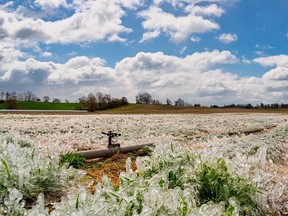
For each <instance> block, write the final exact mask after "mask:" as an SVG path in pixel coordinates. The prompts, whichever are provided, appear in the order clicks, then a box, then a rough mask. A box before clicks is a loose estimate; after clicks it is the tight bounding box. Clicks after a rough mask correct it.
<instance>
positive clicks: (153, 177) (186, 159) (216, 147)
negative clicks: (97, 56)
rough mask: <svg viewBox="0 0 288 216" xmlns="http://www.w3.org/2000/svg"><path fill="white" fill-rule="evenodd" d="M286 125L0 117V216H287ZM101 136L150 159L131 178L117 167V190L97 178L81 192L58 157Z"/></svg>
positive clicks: (271, 120) (221, 118) (223, 117)
mask: <svg viewBox="0 0 288 216" xmlns="http://www.w3.org/2000/svg"><path fill="white" fill-rule="evenodd" d="M287 118H288V117H287V115H282V114H273V113H270V114H269V113H266V114H264V113H263V114H260V113H253V114H252V113H250V114H249V113H248V114H243V113H242V114H239V113H234V114H227V113H225V114H223V113H222V114H206V115H199V114H198V115H192V114H173V115H169V114H166V115H157V114H153V115H115V114H114V115H109V114H103V115H55V114H54V115H29V114H19V115H15V114H0V122H1V124H0V140H1V142H0V150H1V151H0V160H1V162H0V174H1V177H0V188H2V190H1V191H3V192H1V194H0V215H1V214H8V215H9V214H12V213H13V214H16V213H17V214H18V215H40V214H42V215H288V176H287V173H288V154H287V148H288V124H287ZM110 130H111V131H113V132H117V133H121V136H120V137H117V138H116V139H115V141H116V142H117V143H120V144H121V146H130V145H135V144H142V143H150V142H153V143H155V149H154V150H153V152H152V154H151V155H150V156H146V157H138V158H137V159H136V165H137V172H136V171H135V169H132V168H131V161H130V160H129V159H128V160H127V162H126V171H125V172H122V173H121V174H120V182H121V183H120V186H119V187H117V188H115V187H114V186H113V185H111V183H110V180H109V179H108V178H107V177H105V176H104V177H103V181H102V183H98V184H97V185H95V188H96V189H95V192H91V191H89V190H87V187H86V188H85V185H86V186H87V181H86V180H87V179H88V180H89V181H91V179H89V178H88V177H87V175H85V173H84V172H83V171H81V170H80V169H74V168H72V167H68V165H67V164H66V165H63V166H59V154H61V153H63V152H71V151H79V150H90V149H104V148H106V146H107V137H106V136H105V135H103V134H102V132H107V131H110ZM31 157H32V159H31ZM211 176H212V177H211ZM48 179H49V181H48ZM215 179H216V180H217V181H216V180H215ZM47 182H48V183H47ZM83 183H84V184H83ZM223 186H224V187H223ZM43 188H44V189H43ZM207 188H208V189H209V190H208V189H207ZM211 188H212V189H213V188H215V189H216V191H210V189H211ZM55 193H58V194H61V195H62V199H61V201H60V200H57V202H53V203H50V204H49V208H48V207H47V200H49V199H51V197H53V194H55ZM39 194H40V195H39ZM247 194H248V195H249V194H250V195H251V196H250V195H249V196H247ZM19 197H20V198H19ZM37 197H38V198H37ZM36 199H38V201H36ZM1 202H2V204H1ZM28 204H29V205H28ZM27 206H28V207H27ZM45 206H46V207H45Z"/></svg>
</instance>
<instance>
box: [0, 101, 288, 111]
mask: <svg viewBox="0 0 288 216" xmlns="http://www.w3.org/2000/svg"><path fill="white" fill-rule="evenodd" d="M1 109H5V107H4V104H0V110H1ZM17 109H19V110H39V111H40V112H41V110H59V111H62V110H67V113H69V111H73V110H79V109H80V104H79V103H50V102H49V103H47V102H28V101H21V102H18V107H17ZM181 113H191V114H209V113H284V114H288V109H244V108H210V107H175V106H166V105H146V104H128V105H126V106H121V107H117V108H112V109H106V110H100V111H96V112H94V113H90V114H181Z"/></svg>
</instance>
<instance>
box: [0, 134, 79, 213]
mask: <svg viewBox="0 0 288 216" xmlns="http://www.w3.org/2000/svg"><path fill="white" fill-rule="evenodd" d="M7 140H8V141H7ZM19 140H21V139H18V137H17V135H16V138H15V139H10V138H9V137H8V139H7V138H6V139H5V138H4V139H2V140H1V139H0V149H1V151H0V215H1V214H4V213H5V212H6V213H5V214H8V215H10V214H11V215H18V214H20V212H22V210H23V207H24V206H25V205H26V204H29V205H30V204H31V203H33V202H34V201H35V200H36V198H37V196H38V194H39V193H43V194H45V196H49V195H54V194H58V195H61V194H64V193H63V192H64V191H65V190H66V188H67V187H68V186H69V184H70V183H72V181H71V180H72V179H73V178H74V177H76V175H77V173H78V171H76V170H75V169H73V168H71V167H70V168H69V167H67V166H59V159H58V157H57V156H56V155H55V156H45V155H46V154H45V153H44V152H42V151H41V150H40V149H36V148H29V147H28V146H26V147H23V146H20V145H19V144H18V143H19V142H18V141H19ZM12 141H13V142H15V143H12Z"/></svg>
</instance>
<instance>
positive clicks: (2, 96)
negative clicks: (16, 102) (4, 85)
mask: <svg viewBox="0 0 288 216" xmlns="http://www.w3.org/2000/svg"><path fill="white" fill-rule="evenodd" d="M4 96H5V92H4V91H0V97H1V98H0V99H1V100H4V99H5V98H4Z"/></svg>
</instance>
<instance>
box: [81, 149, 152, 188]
mask: <svg viewBox="0 0 288 216" xmlns="http://www.w3.org/2000/svg"><path fill="white" fill-rule="evenodd" d="M147 154H148V153H147V152H145V150H143V149H140V150H138V151H134V152H132V153H126V154H120V153H117V154H115V155H113V156H112V157H106V158H100V159H94V160H87V161H86V162H85V166H84V167H82V169H83V170H85V171H86V177H87V178H84V179H85V180H84V182H83V184H84V185H85V187H86V188H87V190H89V191H91V192H94V191H95V186H96V184H97V183H98V182H101V181H102V176H103V175H107V176H108V178H110V179H111V183H112V186H113V187H119V185H120V179H119V175H120V173H121V172H125V171H126V161H127V159H128V157H130V158H131V161H132V164H131V168H132V170H133V171H136V170H137V166H136V158H137V157H139V156H145V155H147Z"/></svg>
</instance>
